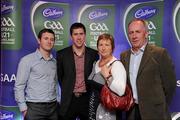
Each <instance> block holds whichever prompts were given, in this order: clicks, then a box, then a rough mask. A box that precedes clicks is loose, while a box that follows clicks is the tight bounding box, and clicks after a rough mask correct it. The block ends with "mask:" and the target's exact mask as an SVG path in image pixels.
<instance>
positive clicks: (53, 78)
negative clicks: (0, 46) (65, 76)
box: [14, 49, 57, 111]
mask: <svg viewBox="0 0 180 120" xmlns="http://www.w3.org/2000/svg"><path fill="white" fill-rule="evenodd" d="M56 87H57V73H56V60H55V59H54V58H53V56H52V55H50V59H49V60H45V59H44V58H43V56H42V55H41V53H40V51H39V50H38V49H37V50H36V51H35V52H34V53H31V54H29V55H26V56H25V57H23V58H22V59H21V60H20V62H19V65H18V70H17V80H16V81H15V86H14V91H15V99H16V101H17V103H18V106H19V108H20V111H24V110H27V105H26V101H28V102H53V101H56V97H57V93H56Z"/></svg>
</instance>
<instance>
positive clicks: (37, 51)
mask: <svg viewBox="0 0 180 120" xmlns="http://www.w3.org/2000/svg"><path fill="white" fill-rule="evenodd" d="M36 54H37V57H38V58H39V59H44V58H43V56H42V54H41V52H40V51H39V49H36ZM44 60H45V59H44ZM49 60H53V55H52V54H50V59H49Z"/></svg>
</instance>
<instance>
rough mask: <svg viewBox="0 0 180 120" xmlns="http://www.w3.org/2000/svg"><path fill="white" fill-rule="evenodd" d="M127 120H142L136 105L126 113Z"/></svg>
mask: <svg viewBox="0 0 180 120" xmlns="http://www.w3.org/2000/svg"><path fill="white" fill-rule="evenodd" d="M127 120H142V119H141V114H140V111H139V105H138V104H135V105H134V107H133V108H132V109H131V110H130V111H128V112H127Z"/></svg>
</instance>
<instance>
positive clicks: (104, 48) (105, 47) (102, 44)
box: [97, 38, 113, 58]
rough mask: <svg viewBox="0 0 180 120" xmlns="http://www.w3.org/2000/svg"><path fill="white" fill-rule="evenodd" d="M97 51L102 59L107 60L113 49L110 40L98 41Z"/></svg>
mask: <svg viewBox="0 0 180 120" xmlns="http://www.w3.org/2000/svg"><path fill="white" fill-rule="evenodd" d="M97 49H98V51H99V54H100V56H101V57H102V58H108V57H111V56H112V53H113V48H112V45H111V40H110V39H105V38H103V39H100V40H99V42H98V46H97Z"/></svg>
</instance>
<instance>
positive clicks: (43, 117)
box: [24, 102, 58, 120]
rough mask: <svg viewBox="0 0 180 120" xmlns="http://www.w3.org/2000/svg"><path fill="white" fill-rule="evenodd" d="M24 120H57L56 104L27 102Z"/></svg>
mask: <svg viewBox="0 0 180 120" xmlns="http://www.w3.org/2000/svg"><path fill="white" fill-rule="evenodd" d="M27 106H28V109H27V114H26V116H25V118H24V119H25V120H58V113H57V102H52V103H33V102H27Z"/></svg>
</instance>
